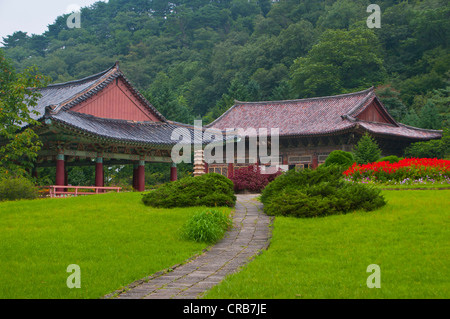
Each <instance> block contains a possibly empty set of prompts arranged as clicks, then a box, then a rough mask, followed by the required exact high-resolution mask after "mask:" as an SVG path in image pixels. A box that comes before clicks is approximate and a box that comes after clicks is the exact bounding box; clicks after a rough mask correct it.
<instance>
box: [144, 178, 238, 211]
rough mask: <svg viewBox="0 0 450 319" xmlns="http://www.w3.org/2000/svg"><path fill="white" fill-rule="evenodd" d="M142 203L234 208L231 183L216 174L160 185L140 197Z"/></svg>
mask: <svg viewBox="0 0 450 319" xmlns="http://www.w3.org/2000/svg"><path fill="white" fill-rule="evenodd" d="M142 202H143V203H144V204H145V205H147V206H153V207H163V208H171V207H189V206H208V207H216V206H228V207H234V205H235V204H236V196H235V195H234V186H233V182H232V181H231V180H229V179H228V178H226V177H225V176H222V175H220V174H217V173H209V174H204V175H201V176H197V177H192V176H188V177H184V178H181V179H179V180H177V181H174V182H170V183H167V184H164V185H162V186H161V187H159V188H158V189H156V190H153V191H151V192H149V193H147V194H145V195H144V196H143V197H142Z"/></svg>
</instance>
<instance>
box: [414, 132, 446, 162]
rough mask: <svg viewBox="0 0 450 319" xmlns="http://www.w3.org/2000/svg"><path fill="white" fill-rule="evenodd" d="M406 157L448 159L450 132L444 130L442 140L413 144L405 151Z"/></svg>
mask: <svg viewBox="0 0 450 319" xmlns="http://www.w3.org/2000/svg"><path fill="white" fill-rule="evenodd" d="M405 156H406V157H417V158H420V157H426V158H448V157H449V156H450V130H449V129H444V132H443V133H442V138H441V139H439V140H431V141H427V142H416V143H412V144H411V145H410V146H408V147H407V148H406V149H405Z"/></svg>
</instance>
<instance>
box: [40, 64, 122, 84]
mask: <svg viewBox="0 0 450 319" xmlns="http://www.w3.org/2000/svg"><path fill="white" fill-rule="evenodd" d="M114 68H117V70H119V64H118V62H116V63H114V65H113V66H112V67H110V68H108V69H106V70H104V71H102V72H99V73H97V74H93V75H89V76H87V77H84V78H82V79H78V80H72V81H67V82H61V83H54V84H49V85H47V86H46V87H43V88H41V89H46V88H54V87H58V86H61V87H63V86H68V85H72V84H79V83H83V82H88V81H92V80H93V79H95V78H100V77H102V76H103V75H105V74H106V73H108V72H109V71H111V70H112V69H114Z"/></svg>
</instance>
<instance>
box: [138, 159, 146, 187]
mask: <svg viewBox="0 0 450 319" xmlns="http://www.w3.org/2000/svg"><path fill="white" fill-rule="evenodd" d="M137 191H138V192H143V191H145V161H139V166H138V169H137Z"/></svg>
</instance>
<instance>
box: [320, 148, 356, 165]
mask: <svg viewBox="0 0 450 319" xmlns="http://www.w3.org/2000/svg"><path fill="white" fill-rule="evenodd" d="M354 162H355V157H354V156H353V154H352V153H350V152H345V151H341V150H336V151H332V152H331V153H330V154H329V155H328V157H327V159H326V160H325V163H324V165H325V166H331V165H339V166H343V167H345V168H347V167H349V166H352V164H353V163H354Z"/></svg>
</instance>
